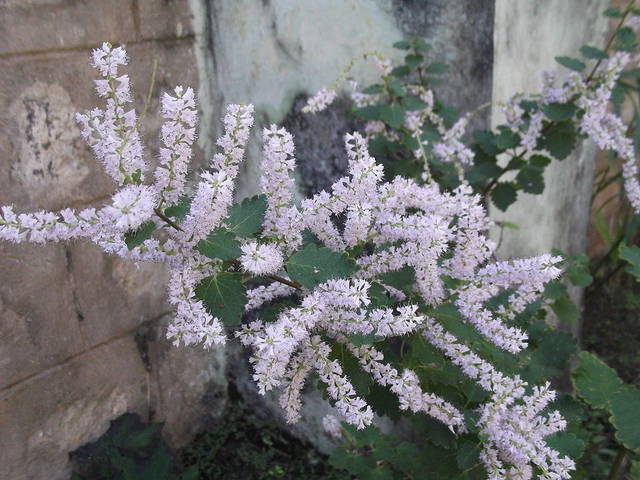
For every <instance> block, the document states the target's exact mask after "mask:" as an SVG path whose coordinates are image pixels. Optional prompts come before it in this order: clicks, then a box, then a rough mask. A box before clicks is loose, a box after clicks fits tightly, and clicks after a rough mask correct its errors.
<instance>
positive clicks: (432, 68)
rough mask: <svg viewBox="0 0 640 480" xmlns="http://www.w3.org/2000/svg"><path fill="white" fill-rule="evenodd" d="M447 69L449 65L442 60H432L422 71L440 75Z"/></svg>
mask: <svg viewBox="0 0 640 480" xmlns="http://www.w3.org/2000/svg"><path fill="white" fill-rule="evenodd" d="M448 71H449V65H447V64H446V63H442V62H434V63H432V64H430V65H429V66H428V67H427V68H425V70H424V72H425V73H426V74H427V75H440V74H442V73H447V72H448Z"/></svg>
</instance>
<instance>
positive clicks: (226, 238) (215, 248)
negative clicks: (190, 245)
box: [196, 227, 242, 260]
mask: <svg viewBox="0 0 640 480" xmlns="http://www.w3.org/2000/svg"><path fill="white" fill-rule="evenodd" d="M196 250H197V251H199V252H200V253H201V254H203V255H204V256H205V257H208V258H219V259H221V260H228V259H230V258H237V257H239V256H240V255H242V250H240V242H238V241H237V240H236V236H235V235H234V234H233V233H231V232H230V231H228V230H227V229H225V228H223V227H219V228H216V229H215V230H214V231H213V232H211V233H210V234H209V235H208V236H207V238H205V239H204V240H200V241H199V242H198V244H197V245H196Z"/></svg>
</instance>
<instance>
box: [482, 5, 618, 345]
mask: <svg viewBox="0 0 640 480" xmlns="http://www.w3.org/2000/svg"><path fill="white" fill-rule="evenodd" d="M609 4H610V1H609V0H545V1H544V2H530V1H527V0H515V1H514V0H497V1H496V7H495V8H496V18H495V30H494V66H493V75H494V82H493V100H494V101H499V100H505V99H507V98H509V97H510V96H511V95H513V94H514V93H517V92H537V91H539V89H540V82H541V72H542V71H543V70H545V69H561V74H564V72H566V70H562V67H560V65H559V64H558V63H557V62H556V61H555V60H554V57H555V56H558V55H567V56H576V52H578V51H579V49H580V47H581V46H582V45H585V44H590V45H602V44H603V40H604V34H605V31H606V28H607V22H606V18H605V17H604V16H603V15H602V12H603V11H604V10H605V9H606V8H607V7H608V6H609ZM591 66H592V64H591V63H590V64H589V67H591ZM502 122H503V116H502V112H501V110H500V109H497V108H496V109H494V110H493V116H492V123H493V124H494V125H497V124H499V123H502ZM595 154H596V147H595V145H594V144H593V143H592V142H591V141H585V142H579V143H578V146H577V149H576V151H575V152H574V153H573V154H572V155H571V156H570V157H568V158H566V159H565V160H563V161H562V162H557V161H555V162H552V163H551V165H550V166H549V167H548V168H547V170H546V172H545V176H544V180H545V189H544V192H543V194H542V195H531V194H526V193H522V192H519V194H518V201H517V203H515V204H514V205H512V206H511V207H509V209H508V211H507V212H506V213H502V212H500V211H499V210H497V209H495V208H494V209H492V212H491V215H492V217H493V218H495V219H497V220H508V221H511V222H515V223H516V224H518V225H519V226H520V229H519V230H511V229H505V231H504V232H503V233H504V235H503V239H502V244H501V248H500V255H501V257H503V258H516V257H525V256H533V255H540V254H542V253H547V252H549V251H551V249H552V248H559V249H561V250H563V251H565V252H568V253H570V254H573V253H582V252H584V251H585V249H586V238H587V227H588V223H589V213H588V212H589V208H590V202H591V185H592V179H593V171H594V165H595ZM496 236H497V233H496ZM571 293H572V297H573V298H574V300H575V301H577V302H578V304H580V303H581V295H582V290H581V289H578V288H574V287H572V291H571ZM571 328H573V329H574V331H576V333H577V329H578V325H574V326H572V327H571Z"/></svg>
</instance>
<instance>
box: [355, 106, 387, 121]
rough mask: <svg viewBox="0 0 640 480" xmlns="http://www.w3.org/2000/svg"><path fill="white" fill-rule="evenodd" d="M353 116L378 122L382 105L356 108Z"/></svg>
mask: <svg viewBox="0 0 640 480" xmlns="http://www.w3.org/2000/svg"><path fill="white" fill-rule="evenodd" d="M355 114H356V115H357V116H358V117H360V118H361V119H363V120H380V118H381V114H382V105H367V106H366V107H362V108H357V109H356V110H355Z"/></svg>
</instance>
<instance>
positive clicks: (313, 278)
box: [286, 244, 357, 288]
mask: <svg viewBox="0 0 640 480" xmlns="http://www.w3.org/2000/svg"><path fill="white" fill-rule="evenodd" d="M286 270H287V273H288V274H289V278H291V280H293V281H294V282H299V283H300V284H302V285H304V286H305V287H307V288H313V287H315V286H316V285H318V284H319V283H322V282H326V281H327V280H329V279H330V278H348V277H350V276H351V275H352V274H353V273H355V271H356V270H357V265H356V263H355V262H354V261H353V260H352V259H351V258H349V257H348V256H347V255H346V254H345V253H340V252H334V251H333V250H330V249H328V248H326V247H320V248H318V246H316V245H313V244H310V245H307V246H306V247H304V248H303V249H302V250H298V251H297V252H296V253H294V254H293V255H292V256H291V258H289V261H288V262H287V264H286Z"/></svg>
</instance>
